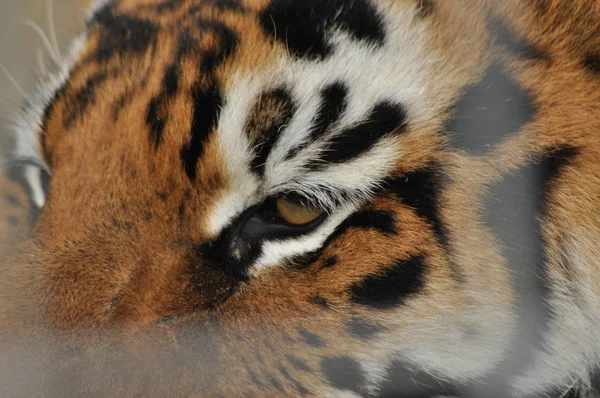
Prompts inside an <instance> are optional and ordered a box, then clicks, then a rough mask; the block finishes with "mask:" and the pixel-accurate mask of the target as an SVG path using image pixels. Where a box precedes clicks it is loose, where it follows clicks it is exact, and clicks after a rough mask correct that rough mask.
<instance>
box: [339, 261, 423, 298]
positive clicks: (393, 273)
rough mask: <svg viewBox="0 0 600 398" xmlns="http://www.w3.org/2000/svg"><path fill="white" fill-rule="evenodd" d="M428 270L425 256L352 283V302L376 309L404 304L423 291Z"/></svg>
mask: <svg viewBox="0 0 600 398" xmlns="http://www.w3.org/2000/svg"><path fill="white" fill-rule="evenodd" d="M382 268H383V267H382ZM425 269H426V266H425V262H424V260H423V257H421V256H413V257H410V258H409V259H407V260H398V261H396V262H395V263H394V264H392V265H391V266H389V267H386V268H383V269H382V270H381V271H379V272H378V273H376V274H372V275H368V276H367V277H365V278H364V279H363V280H362V281H360V282H357V283H354V284H352V285H351V286H350V287H349V289H348V291H349V293H350V297H351V301H352V302H353V303H355V304H361V305H366V306H369V307H373V308H376V309H390V308H394V307H397V306H400V305H403V304H404V302H405V301H406V300H407V299H408V298H410V297H411V296H413V295H415V294H417V293H419V292H420V291H421V290H422V289H423V286H424V284H425Z"/></svg>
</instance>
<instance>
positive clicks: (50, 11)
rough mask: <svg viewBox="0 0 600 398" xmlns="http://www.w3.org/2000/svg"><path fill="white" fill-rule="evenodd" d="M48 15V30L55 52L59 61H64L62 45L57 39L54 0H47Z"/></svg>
mask: <svg viewBox="0 0 600 398" xmlns="http://www.w3.org/2000/svg"><path fill="white" fill-rule="evenodd" d="M46 11H47V12H46V17H47V19H48V30H49V33H50V39H51V40H52V44H53V46H54V53H55V54H56V56H57V57H58V59H59V61H61V62H62V55H61V54H60V46H59V45H58V40H57V39H56V25H55V23H54V2H53V1H52V0H46Z"/></svg>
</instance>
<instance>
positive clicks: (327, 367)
mask: <svg viewBox="0 0 600 398" xmlns="http://www.w3.org/2000/svg"><path fill="white" fill-rule="evenodd" d="M321 368H322V369H323V374H324V376H325V377H326V378H327V379H328V380H329V381H330V382H331V384H332V386H333V387H335V388H337V389H340V390H350V391H354V392H357V393H360V391H361V389H362V387H363V386H365V384H366V378H365V375H364V374H363V372H362V370H361V368H360V364H359V363H358V362H357V361H355V360H354V359H351V358H349V357H344V356H342V357H328V358H323V359H322V360H321Z"/></svg>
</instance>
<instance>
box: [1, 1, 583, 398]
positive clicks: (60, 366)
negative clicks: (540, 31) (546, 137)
mask: <svg viewBox="0 0 600 398" xmlns="http://www.w3.org/2000/svg"><path fill="white" fill-rule="evenodd" d="M451 3H452V4H450V2H433V1H415V0H377V1H373V0H352V1H350V0H335V1H334V0H331V1H322V0H303V1H293V0H271V1H267V0H220V1H216V0H160V1H158V0H114V1H100V2H99V3H97V4H96V5H95V6H94V7H93V8H92V11H91V13H90V16H89V18H88V21H87V27H86V31H85V33H84V34H83V35H81V36H80V37H79V38H78V39H77V40H76V41H75V43H74V44H73V46H72V48H71V52H70V56H69V61H68V62H65V64H64V65H63V66H62V69H61V70H59V71H57V72H56V73H54V74H52V75H50V76H49V77H48V78H47V80H46V82H45V83H44V84H43V85H42V86H41V89H40V90H39V91H38V92H37V94H36V95H35V96H34V97H32V100H31V101H30V103H28V104H27V106H26V108H25V111H24V113H23V116H22V118H21V119H19V121H18V123H17V130H18V136H19V137H20V138H19V140H20V141H21V145H20V146H19V147H18V148H17V155H18V156H20V157H21V158H27V159H31V161H32V162H33V163H30V164H29V165H28V166H27V167H26V169H27V170H30V171H32V170H33V171H32V172H30V173H22V177H23V178H24V179H25V180H27V181H28V183H29V185H30V186H32V191H33V192H34V193H35V195H34V196H35V197H36V198H37V202H36V203H38V205H39V207H40V208H41V212H40V214H39V216H38V217H37V220H36V223H35V225H34V227H33V229H32V230H31V232H30V233H29V234H28V237H27V238H26V239H25V240H24V242H23V243H21V244H20V245H19V247H18V248H17V250H16V251H15V253H14V254H13V255H12V256H11V257H9V258H7V259H5V260H3V265H2V282H3V283H2V284H3V286H2V291H1V292H0V300H1V302H2V304H1V305H2V308H3V311H2V312H1V313H0V325H1V326H0V327H1V329H0V330H2V335H3V336H5V337H6V338H5V339H4V341H5V342H10V343H9V344H4V347H3V348H2V351H0V352H3V354H2V356H3V357H5V358H7V363H9V364H14V363H19V364H22V366H13V365H10V366H8V367H9V368H10V370H9V371H6V372H3V377H4V378H5V379H6V380H5V381H6V382H7V384H6V385H11V386H12V387H6V388H18V389H19V390H18V391H26V392H28V393H29V395H35V394H36V393H39V392H40V391H46V392H47V391H50V392H51V394H55V395H56V396H65V395H86V394H92V395H99V394H108V395H111V396H129V395H144V396H146V395H148V396H171V395H177V396H179V395H181V396H190V395H194V394H197V395H198V396H224V397H229V396H240V395H244V396H253V395H254V396H276V395H290V396H296V395H315V396H337V395H348V396H357V395H380V396H385V394H386V393H389V394H392V395H393V394H399V393H402V394H403V395H402V396H424V395H419V394H429V395H427V396H435V395H436V394H438V395H452V394H458V392H457V391H460V385H461V384H463V383H467V382H469V381H472V380H475V379H480V378H481V377H482V375H485V374H486V373H488V372H490V371H491V370H492V369H493V368H494V366H496V365H497V364H498V363H499V362H500V360H501V359H502V357H503V355H504V352H505V350H506V349H507V346H508V344H509V337H508V336H509V335H510V334H511V333H512V331H513V329H514V312H515V308H514V300H515V299H514V295H513V293H514V292H513V289H512V288H511V284H510V272H509V270H508V269H507V268H506V267H503V266H494V264H504V261H505V259H504V257H503V254H502V251H501V248H500V245H499V244H498V243H497V240H496V238H495V235H494V234H493V233H492V231H491V230H490V228H489V227H488V226H486V220H485V217H484V216H483V214H484V213H483V212H482V211H481V209H482V208H484V207H485V205H486V203H485V200H484V196H485V194H486V193H487V192H488V191H489V189H488V187H487V186H486V184H485V182H487V181H494V180H498V179H499V176H500V173H501V172H500V171H499V170H501V169H502V170H510V169H511V168H516V167H517V166H519V165H522V164H524V163H525V162H526V159H528V158H529V157H530V156H531V153H534V154H535V155H534V156H538V155H539V154H540V153H542V152H543V150H545V149H547V148H549V147H550V146H552V145H555V144H556V143H555V142H554V141H553V142H552V143H550V141H543V140H539V141H533V140H530V139H529V138H528V137H529V136H527V135H522V136H521V135H519V134H517V132H518V131H520V129H521V128H522V127H523V126H524V125H526V123H527V122H529V121H530V120H529V117H530V115H531V113H532V112H533V108H534V106H533V105H532V103H533V101H534V100H533V99H532V96H531V95H530V93H529V92H528V91H527V90H526V89H524V88H523V84H522V83H521V82H522V81H524V80H525V78H526V77H527V76H528V75H527V73H533V72H531V70H533V69H534V68H536V67H538V65H540V64H543V63H544V62H547V61H545V60H544V59H542V58H543V56H539V54H534V55H533V56H530V55H531V54H524V53H521V52H519V51H517V52H515V51H513V50H514V48H507V46H505V45H504V44H505V43H503V42H502V41H501V38H499V36H497V35H496V36H495V35H494V33H493V29H492V28H493V27H495V26H496V25H494V24H491V23H490V15H496V17H497V20H498V21H500V20H502V18H507V17H506V15H508V14H507V12H508V11H507V9H508V6H507V7H505V8H503V6H502V5H500V6H498V7H497V9H496V8H494V9H488V7H487V6H486V5H484V4H483V3H484V2H473V4H470V5H468V4H466V3H464V4H463V3H462V2H451ZM459 3H460V4H459ZM519 10H521V9H519ZM521 11H522V10H521ZM526 18H529V14H527V13H523V16H522V19H523V21H526ZM517 21H521V20H519V19H517ZM519 23H524V22H522V21H521V22H516V24H517V26H518V24H519ZM507 26H512V25H507ZM508 29H509V30H510V28H508ZM515 30H516V28H515ZM511 34H513V35H515V36H518V35H519V33H516V32H511ZM517 50H520V48H517ZM528 68H529V69H528ZM490 76H491V78H496V77H497V78H498V79H503V80H502V81H503V82H505V83H506V84H505V85H504V86H503V87H504V88H505V89H507V90H513V91H511V92H510V95H511V98H512V99H513V100H514V101H513V102H512V103H509V102H506V101H504V100H503V99H501V101H500V102H501V103H502V104H501V105H502V106H505V107H513V106H514V107H516V108H514V109H519V111H518V112H519V114H522V118H521V119H522V120H517V125H516V126H513V125H512V124H510V123H504V124H502V123H500V124H502V126H501V127H499V129H500V130H501V131H500V134H498V135H497V136H495V137H488V138H489V139H488V138H485V139H481V140H483V141H481V142H479V141H477V140H475V142H473V140H471V141H470V144H469V145H471V146H469V145H467V144H464V143H461V141H460V136H458V138H457V136H452V135H450V134H447V133H446V132H447V131H451V130H454V131H459V132H464V131H467V130H468V128H469V127H468V126H467V127H465V123H468V122H469V116H467V117H462V118H461V117H459V116H461V115H460V109H458V108H457V106H458V105H457V104H459V105H460V103H461V101H463V102H464V101H467V102H468V98H467V99H465V92H466V91H468V90H469V89H472V90H478V89H480V88H481V87H482V84H483V83H480V82H481V81H482V79H483V81H484V82H485V80H486V79H488V78H490ZM507 87H508V88H507ZM513 94H514V95H513ZM467 95H468V93H467ZM540 95H541V94H540ZM548 95H550V94H548ZM457 109H458V111H457ZM511 109H513V108H511ZM509 110H510V109H509ZM457 112H458V113H459V115H458V116H457ZM462 116H464V115H462ZM517 119H518V118H517ZM500 122H502V121H500ZM511 123H512V122H511ZM457 126H458V127H457ZM472 129H477V127H472ZM465 134H467V133H465ZM473 136H475V135H473ZM477 137H479V136H477ZM511 140H512V141H511ZM484 141H485V142H484ZM515 142H518V143H519V145H524V143H526V142H529V144H528V145H529V146H528V147H527V150H525V151H521V152H519V151H516V150H514V145H516V144H515ZM490 144H491V145H490ZM32 147H35V148H36V149H37V151H36V153H37V154H39V155H33V154H32V153H31V150H30V148H32ZM494 151H495V152H494ZM488 153H496V154H497V156H496V157H495V158H494V160H493V161H486V160H484V157H483V156H482V155H483V154H488ZM553 153H554V152H553ZM560 153H561V154H567V155H568V154H571V153H575V152H574V151H573V152H569V151H567V152H565V151H563V152H560ZM35 165H41V169H40V170H37V171H35V168H36V166H35ZM46 173H47V174H48V175H49V176H50V175H51V177H50V178H49V185H48V187H47V188H45V187H43V186H42V185H43V184H40V181H41V180H43V178H41V176H44V175H46ZM32 176H33V177H32ZM42 204H43V207H42V206H41V205H42ZM23 369H27V370H26V371H24V370H23ZM21 372H25V373H26V374H27V377H21V376H22V373H21ZM17 376H19V377H17ZM418 377H422V378H423V379H424V380H428V381H427V382H422V383H410V382H411V381H413V380H416V379H418ZM48 380H52V381H48ZM3 384H4V383H3ZM15 385H16V386H17V387H15ZM8 391H10V390H8ZM15 391H16V390H15ZM411 394H412V395H411ZM25 395H27V394H25Z"/></svg>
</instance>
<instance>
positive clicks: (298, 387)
mask: <svg viewBox="0 0 600 398" xmlns="http://www.w3.org/2000/svg"><path fill="white" fill-rule="evenodd" d="M279 373H281V375H282V376H283V377H284V378H285V379H287V380H288V381H289V382H290V383H292V385H293V386H294V388H295V389H296V391H298V393H299V394H300V395H302V396H304V395H308V394H310V391H308V390H307V389H306V388H305V387H304V386H303V385H302V384H300V383H299V382H298V380H296V379H294V378H293V377H292V376H291V375H290V374H289V372H288V371H287V369H286V368H285V367H283V365H279Z"/></svg>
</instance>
